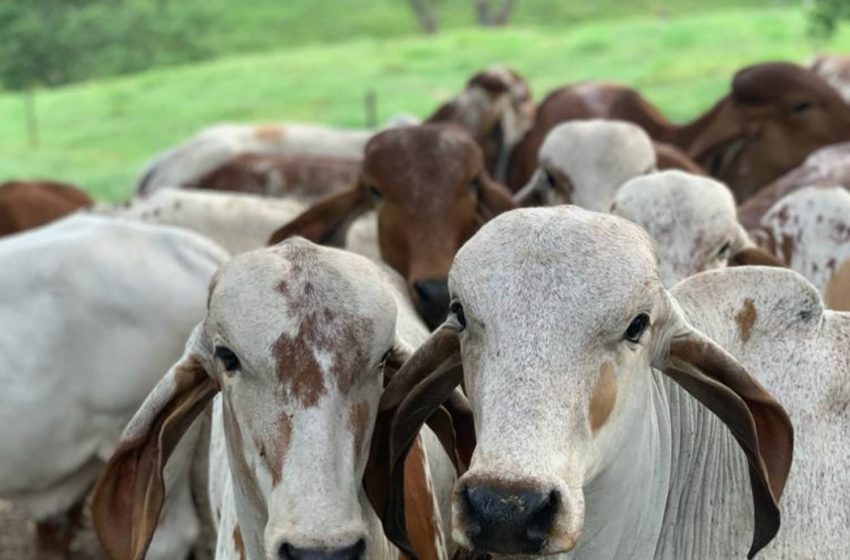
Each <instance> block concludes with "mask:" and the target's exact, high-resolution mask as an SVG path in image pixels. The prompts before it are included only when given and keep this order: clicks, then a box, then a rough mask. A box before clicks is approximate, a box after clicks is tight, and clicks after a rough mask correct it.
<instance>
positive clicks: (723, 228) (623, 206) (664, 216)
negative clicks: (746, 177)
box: [611, 171, 754, 287]
mask: <svg viewBox="0 0 850 560" xmlns="http://www.w3.org/2000/svg"><path fill="white" fill-rule="evenodd" d="M611 213H612V214H615V215H617V216H621V217H623V218H626V219H627V220H630V221H632V222H634V223H636V224H637V225H639V226H641V227H642V228H643V229H645V230H646V231H647V232H648V233H649V235H650V236H651V237H652V238H653V239H654V240H655V244H656V250H657V253H658V273H659V275H660V276H661V281H662V283H663V284H664V285H665V286H667V287H672V286H673V285H674V284H676V283H677V282H679V281H680V280H682V279H684V278H687V277H688V276H691V275H693V274H696V273H698V272H702V271H703V270H711V269H714V268H723V267H725V266H726V264H727V262H728V260H729V257H730V256H732V255H734V254H735V253H736V252H738V251H739V250H741V249H743V248H745V247H747V246H754V244H753V242H752V241H751V240H750V239H749V237H748V236H747V234H746V232H745V231H744V230H743V228H741V226H740V225H738V220H737V214H736V210H735V198H734V197H733V196H732V192H731V191H730V190H729V189H728V188H727V187H726V185H724V184H723V183H720V182H718V181H715V180H714V179H710V178H708V177H701V176H698V175H691V174H689V173H685V172H682V171H662V172H660V173H653V174H651V175H646V176H643V177H636V178H634V179H631V180H630V181H628V182H626V183H625V184H624V185H623V186H622V187H621V188H620V190H619V191H618V192H617V196H616V199H615V201H614V205H613V207H612V209H611Z"/></svg>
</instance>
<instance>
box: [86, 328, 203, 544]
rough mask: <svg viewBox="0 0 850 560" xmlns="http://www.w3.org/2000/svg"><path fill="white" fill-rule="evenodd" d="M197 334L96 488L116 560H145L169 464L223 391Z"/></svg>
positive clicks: (100, 532)
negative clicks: (205, 360)
mask: <svg viewBox="0 0 850 560" xmlns="http://www.w3.org/2000/svg"><path fill="white" fill-rule="evenodd" d="M199 329H200V327H198V329H196V331H195V334H193V336H192V338H191V339H190V340H189V343H188V344H187V347H186V351H185V353H184V355H183V357H182V358H181V360H180V361H179V362H177V363H176V364H175V365H174V366H172V368H171V369H170V370H169V371H168V373H167V374H166V375H165V377H163V378H162V380H161V381H160V382H159V383H157V385H156V387H154V389H153V391H152V392H151V393H150V395H149V396H148V398H147V399H145V402H144V403H143V404H142V406H141V408H140V409H139V411H138V412H136V415H135V416H134V417H133V419H132V420H131V421H130V423H129V425H128V426H127V429H126V430H125V432H124V435H123V436H122V437H121V441H120V442H119V444H118V448H117V449H116V450H115V452H114V453H113V455H112V457H111V458H110V459H109V461H108V462H107V463H106V466H105V467H104V468H103V470H102V471H101V473H100V477H99V478H98V481H97V484H96V485H95V489H94V495H93V500H92V517H93V521H94V526H95V531H96V532H97V536H98V538H99V539H100V542H101V544H102V545H103V548H104V549H105V550H106V552H107V553H108V554H109V557H110V558H112V559H113V560H131V559H132V560H142V559H143V558H144V557H145V554H146V553H147V549H148V546H149V545H150V542H151V539H153V534H154V531H155V530H156V526H157V523H158V521H159V516H160V512H161V511H162V506H163V502H164V501H165V481H164V478H163V470H164V469H165V464H166V462H167V461H168V458H169V456H170V455H171V453H172V452H173V451H174V448H175V447H176V446H177V443H178V442H179V441H180V438H181V437H182V436H183V434H184V433H185V432H186V430H188V429H189V427H190V426H191V425H192V422H193V421H194V420H195V418H197V416H198V415H199V414H200V413H201V412H203V410H204V408H206V406H207V404H208V403H209V402H210V400H211V399H212V398H213V397H214V396H215V395H216V393H217V392H218V390H219V386H218V382H217V381H216V380H215V379H213V378H212V377H210V376H209V375H207V372H206V370H205V369H204V366H203V365H202V361H201V358H200V356H199V354H198V348H197V347H196V345H195V342H196V340H197V333H198V331H199Z"/></svg>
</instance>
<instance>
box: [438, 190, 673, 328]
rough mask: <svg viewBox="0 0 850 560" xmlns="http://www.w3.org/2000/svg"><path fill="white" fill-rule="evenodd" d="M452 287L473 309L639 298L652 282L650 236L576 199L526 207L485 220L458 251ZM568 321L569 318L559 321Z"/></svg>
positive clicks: (632, 303) (600, 309) (588, 307)
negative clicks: (575, 203)
mask: <svg viewBox="0 0 850 560" xmlns="http://www.w3.org/2000/svg"><path fill="white" fill-rule="evenodd" d="M449 286H450V289H451V290H452V292H453V293H454V294H456V295H458V296H459V297H461V298H462V299H464V300H465V301H464V305H467V303H469V304H471V305H472V306H473V307H474V308H475V311H476V312H480V313H485V312H487V313H495V314H504V313H507V314H511V313H516V312H517V311H518V310H519V309H520V308H524V309H526V310H527V313H526V314H525V315H526V316H532V315H547V320H551V319H552V318H553V316H557V317H560V318H558V319H557V320H558V321H559V322H564V321H565V316H563V315H561V314H562V313H564V312H569V313H571V314H573V316H572V317H571V318H570V320H571V321H572V318H573V317H575V316H576V315H587V314H600V313H601V314H605V313H609V312H611V311H614V310H619V313H618V316H617V317H614V319H616V320H618V321H619V320H621V319H622V316H619V315H620V314H622V315H628V314H630V313H632V312H634V310H635V308H636V307H640V306H641V305H644V304H645V302H646V298H647V297H653V294H656V293H658V291H659V289H660V283H659V281H658V272H657V270H656V257H655V252H654V248H653V244H652V241H651V240H650V239H649V237H648V236H647V235H646V232H644V231H643V230H641V229H640V228H639V227H637V226H635V225H634V224H632V223H630V222H628V221H626V220H623V219H621V218H618V217H615V216H610V215H606V214H599V213H596V212H589V211H586V210H583V209H581V208H578V207H576V206H559V207H553V208H527V209H520V210H513V211H510V212H507V213H504V214H501V215H500V216H498V217H497V218H495V219H493V220H491V221H490V222H488V223H487V224H486V225H485V226H484V227H482V228H481V230H479V232H478V233H477V234H475V236H473V237H472V238H471V239H470V240H469V241H468V242H467V243H466V244H465V245H464V246H463V247H462V248H461V249H460V251H459V252H458V254H457V256H456V257H455V262H454V266H453V267H452V270H451V272H450V274H449ZM567 322H570V321H567Z"/></svg>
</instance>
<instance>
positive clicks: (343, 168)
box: [185, 154, 361, 200]
mask: <svg viewBox="0 0 850 560" xmlns="http://www.w3.org/2000/svg"><path fill="white" fill-rule="evenodd" d="M360 163H361V161H360V159H355V158H345V157H332V156H326V155H318V154H242V155H238V156H235V157H233V158H231V159H230V160H229V161H227V162H225V163H223V164H222V165H220V166H219V167H217V168H215V169H213V170H212V171H210V172H209V173H207V174H205V175H203V176H202V177H200V178H199V179H197V180H196V181H191V182H189V183H187V184H186V185H185V186H187V187H190V188H196V189H207V190H218V191H238V192H243V193H251V194H258V195H262V196H296V197H298V198H302V199H307V200H318V199H319V198H322V197H324V196H327V195H329V194H333V193H336V192H339V191H342V190H345V189H347V188H349V187H351V186H352V185H353V184H354V183H355V182H356V181H357V177H358V175H359V173H360Z"/></svg>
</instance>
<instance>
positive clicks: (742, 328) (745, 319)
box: [735, 298, 758, 342]
mask: <svg viewBox="0 0 850 560" xmlns="http://www.w3.org/2000/svg"><path fill="white" fill-rule="evenodd" d="M757 317H758V311H756V306H755V305H753V300H752V299H751V298H746V299H745V300H744V306H743V307H742V308H741V310H740V311H738V312H737V313H735V322H736V323H738V335H739V336H740V337H741V342H747V341H748V340H750V333H751V331H752V330H753V325H754V324H755V322H756V318H757Z"/></svg>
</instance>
